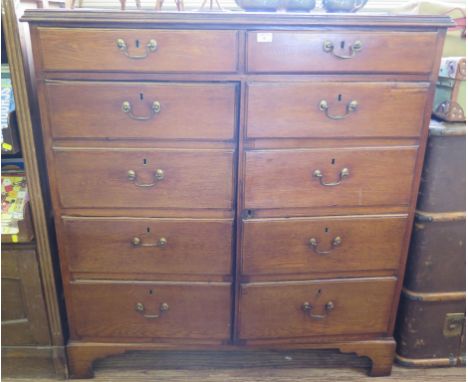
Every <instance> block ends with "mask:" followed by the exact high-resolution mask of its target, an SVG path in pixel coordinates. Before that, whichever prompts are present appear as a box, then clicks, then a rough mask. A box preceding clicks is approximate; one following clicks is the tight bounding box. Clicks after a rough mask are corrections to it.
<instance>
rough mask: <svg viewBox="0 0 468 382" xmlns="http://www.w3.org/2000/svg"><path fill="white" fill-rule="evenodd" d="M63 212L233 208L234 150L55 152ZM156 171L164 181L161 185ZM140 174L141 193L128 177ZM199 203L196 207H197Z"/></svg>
mask: <svg viewBox="0 0 468 382" xmlns="http://www.w3.org/2000/svg"><path fill="white" fill-rule="evenodd" d="M54 157H55V164H54V166H55V167H56V176H57V186H58V192H59V195H60V200H61V204H62V206H63V207H101V208H102V207H107V208H119V207H120V208H122V207H124V208H125V207H128V208H158V207H160V208H166V209H168V208H184V207H185V208H213V209H214V208H217V209H231V208H232V205H233V202H232V197H233V192H234V188H233V180H234V176H233V151H232V150H178V149H173V150H145V149H142V150H139V149H134V150H132V149H130V150H124V149H123V150H119V149H114V150H112V149H110V150H98V149H96V150H94V149H93V150H91V149H86V148H84V149H82V150H81V149H73V150H64V149H60V150H59V149H57V150H55V152H54ZM157 169H161V170H163V171H164V179H162V180H158V181H156V180H155V179H154V174H155V171H156V170H157ZM129 170H133V171H135V173H136V175H137V179H136V182H138V183H139V184H152V183H154V186H152V187H139V186H137V185H136V184H135V182H132V181H130V180H129V179H128V177H127V172H128V171H129ZM195 200H196V203H195Z"/></svg>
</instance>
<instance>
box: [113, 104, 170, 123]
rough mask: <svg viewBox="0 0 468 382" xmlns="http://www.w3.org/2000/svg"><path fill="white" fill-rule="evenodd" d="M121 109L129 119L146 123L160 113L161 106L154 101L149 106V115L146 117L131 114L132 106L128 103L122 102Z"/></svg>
mask: <svg viewBox="0 0 468 382" xmlns="http://www.w3.org/2000/svg"><path fill="white" fill-rule="evenodd" d="M121 109H122V111H123V112H124V113H125V114H127V115H128V116H129V118H131V119H134V120H136V121H148V120H150V119H151V118H153V117H154V116H155V115H156V114H158V113H159V112H160V111H161V104H160V103H159V102H158V101H154V102H153V104H152V105H151V114H150V115H147V116H141V115H135V114H133V111H132V104H131V103H130V102H129V101H123V102H122V108H121Z"/></svg>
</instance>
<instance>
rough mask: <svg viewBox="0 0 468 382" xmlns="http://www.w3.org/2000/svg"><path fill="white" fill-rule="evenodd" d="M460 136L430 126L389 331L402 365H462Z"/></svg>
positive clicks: (449, 126)
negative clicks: (405, 260) (393, 320)
mask: <svg viewBox="0 0 468 382" xmlns="http://www.w3.org/2000/svg"><path fill="white" fill-rule="evenodd" d="M465 135H466V128H465V125H464V124H454V123H446V122H443V123H442V122H437V121H432V122H431V125H430V136H429V142H428V148H427V151H426V158H425V163H424V169H423V175H422V178H421V186H420V191H419V199H418V210H417V211H416V217H415V224H414V228H413V234H412V239H411V244H410V252H409V256H408V263H407V269H406V277H405V281H404V289H403V293H402V298H401V302H400V307H399V312H398V319H397V327H396V331H395V337H396V340H397V343H398V345H397V361H398V362H399V363H400V364H402V365H405V366H458V365H462V364H464V360H465V347H466V346H465V339H464V331H465V294H466V293H465V279H466V275H465V259H466V257H465V256H466V244H465V239H466V228H465V227H466V222H465V220H466V213H465V183H466V181H465V150H466V144H465Z"/></svg>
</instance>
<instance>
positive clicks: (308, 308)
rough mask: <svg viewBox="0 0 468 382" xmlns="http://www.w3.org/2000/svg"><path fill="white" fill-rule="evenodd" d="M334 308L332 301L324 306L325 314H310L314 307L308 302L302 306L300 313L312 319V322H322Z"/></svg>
mask: <svg viewBox="0 0 468 382" xmlns="http://www.w3.org/2000/svg"><path fill="white" fill-rule="evenodd" d="M334 308H335V304H334V303H333V301H328V302H327V303H326V304H325V314H312V311H313V310H314V307H313V305H312V304H310V303H309V302H305V303H304V304H302V311H303V312H304V313H305V314H306V315H307V316H308V317H309V318H312V319H313V320H323V319H324V318H326V317H327V316H328V314H329V313H330V312H331V311H332V310H333V309H334Z"/></svg>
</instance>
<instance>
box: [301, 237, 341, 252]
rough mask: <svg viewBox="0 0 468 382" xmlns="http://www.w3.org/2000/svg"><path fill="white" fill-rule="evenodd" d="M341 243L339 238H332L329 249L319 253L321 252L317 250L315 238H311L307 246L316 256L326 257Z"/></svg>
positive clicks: (317, 244)
mask: <svg viewBox="0 0 468 382" xmlns="http://www.w3.org/2000/svg"><path fill="white" fill-rule="evenodd" d="M341 243H342V240H341V237H339V236H336V237H335V238H333V240H332V241H331V246H330V249H329V250H327V251H321V250H319V249H318V246H319V242H318V240H317V239H316V238H315V237H312V238H310V239H309V246H310V248H312V249H313V251H314V252H315V253H316V254H317V255H328V254H329V253H331V252H332V251H333V250H334V249H335V248H336V247H338V246H339V245H341Z"/></svg>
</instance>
